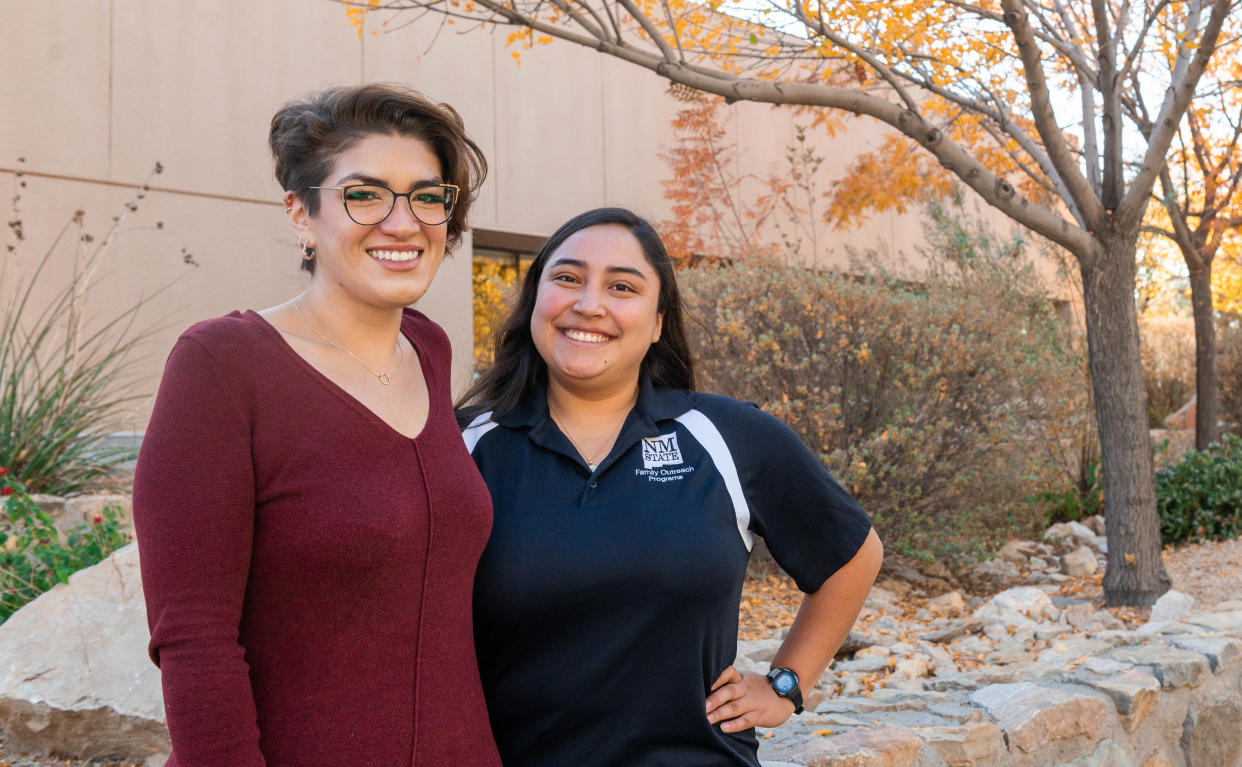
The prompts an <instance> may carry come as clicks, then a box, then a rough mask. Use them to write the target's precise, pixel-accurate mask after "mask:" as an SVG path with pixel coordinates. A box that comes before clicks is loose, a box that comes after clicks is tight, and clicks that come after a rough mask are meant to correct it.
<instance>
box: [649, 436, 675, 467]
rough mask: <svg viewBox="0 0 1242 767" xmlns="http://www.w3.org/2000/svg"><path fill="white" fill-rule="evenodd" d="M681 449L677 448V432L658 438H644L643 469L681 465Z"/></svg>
mask: <svg viewBox="0 0 1242 767" xmlns="http://www.w3.org/2000/svg"><path fill="white" fill-rule="evenodd" d="M681 462H682V460H681V448H679V447H678V446H677V432H669V433H668V434H661V435H660V436H658V437H643V468H644V469H654V468H656V467H658V466H671V465H673V464H677V463H681Z"/></svg>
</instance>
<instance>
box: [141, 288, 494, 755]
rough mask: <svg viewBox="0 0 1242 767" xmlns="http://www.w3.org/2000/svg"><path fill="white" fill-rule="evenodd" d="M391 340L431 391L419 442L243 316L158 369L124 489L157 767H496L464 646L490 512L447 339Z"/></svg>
mask: <svg viewBox="0 0 1242 767" xmlns="http://www.w3.org/2000/svg"><path fill="white" fill-rule="evenodd" d="M401 329H402V332H403V333H404V334H405V336H406V337H407V338H408V339H409V340H410V341H411V343H413V345H414V347H415V348H416V349H417V350H418V353H419V357H420V359H421V361H422V368H423V374H424V375H425V376H426V379H427V388H428V390H429V392H430V405H431V406H430V413H429V415H428V420H427V425H426V427H425V428H424V429H423V432H422V433H421V434H420V435H419V436H418V437H417V438H416V439H413V440H411V439H409V438H407V437H404V436H402V435H401V434H399V433H397V432H396V431H394V430H393V429H392V428H391V427H389V426H388V425H387V424H386V423H385V422H384V421H382V420H381V419H380V418H379V417H378V416H376V415H375V414H374V413H372V412H371V411H370V410H368V409H366V408H365V407H363V406H362V404H361V403H359V402H358V401H357V400H355V399H354V398H353V397H351V396H350V395H349V394H347V393H346V392H345V391H344V390H342V389H341V388H340V387H338V386H336V385H335V384H333V383H332V382H331V381H330V380H328V379H327V378H326V377H324V376H323V375H322V374H321V373H319V372H318V371H317V370H315V368H313V367H312V366H311V365H309V364H308V363H307V362H306V361H305V360H303V359H302V358H301V357H300V356H298V354H297V353H296V352H294V351H293V349H292V348H291V347H290V346H289V345H288V344H287V343H285V341H284V339H283V338H281V336H280V333H278V332H277V331H276V329H275V328H273V327H272V326H271V325H269V324H268V323H267V321H266V320H264V319H263V318H262V317H260V316H259V315H258V314H256V313H254V312H246V313H245V314H241V313H238V312H233V313H232V314H229V315H228V316H226V317H221V318H219V319H215V320H208V321H206V322H202V323H199V324H197V325H195V326H194V327H192V328H190V329H189V330H187V331H186V332H185V334H184V335H182V337H181V339H180V340H179V341H178V342H177V344H176V346H175V347H174V348H173V351H172V354H171V355H170V357H169V359H168V364H167V367H166V368H165V370H164V378H163V381H162V382H161V384H160V391H159V396H158V398H157V399H156V403H155V411H154V413H153V415H152V416H151V423H150V425H149V427H148V429H147V432H146V437H145V438H144V440H143V444H142V452H141V454H140V456H139V459H138V471H137V475H136V476H135V478H134V521H135V523H136V525H137V533H138V544H139V549H140V551H141V560H142V581H143V588H144V589H145V591H146V600H147V620H148V623H149V625H150V628H151V645H150V653H151V657H152V659H153V660H154V661H155V663H156V665H158V666H159V667H160V670H161V672H162V676H163V687H164V708H165V711H166V713H167V715H168V729H169V732H170V733H171V735H172V744H173V753H172V758H171V759H170V760H169V762H168V767H258V766H259V765H267V767H309V766H312V765H351V767H352V766H354V765H372V766H373V767H405V765H418V766H419V767H436V766H438V765H453V766H454V767H456V766H457V765H471V766H472V767H474V766H476V765H484V766H487V767H499V765H500V759H499V757H498V756H497V754H496V747H495V744H494V742H493V740H492V735H491V731H490V729H489V727H488V720H487V712H486V710H485V708H484V700H483V692H482V689H481V687H480V685H479V674H478V669H477V667H476V665H475V655H474V639H473V634H472V628H471V590H472V586H473V581H474V571H475V565H476V563H477V562H478V559H479V554H480V553H481V552H482V551H483V546H484V544H485V543H486V542H487V536H488V532H489V530H490V527H491V501H490V498H489V496H488V492H487V488H486V486H484V484H483V482H482V480H481V479H480V478H479V475H478V472H477V471H476V470H475V467H474V463H473V462H472V461H471V460H470V456H469V455H467V453H466V449H465V446H464V445H463V443H462V439H461V435H460V433H459V432H458V430H457V426H456V423H455V421H454V420H453V411H452V406H451V402H450V392H449V354H450V352H449V345H448V339H447V337H446V336H445V334H444V331H443V330H441V329H440V328H439V326H437V325H436V324H435V323H433V322H431V321H430V320H429V319H427V318H426V317H424V316H423V315H422V314H419V313H418V312H415V311H411V310H407V311H406V313H405V315H404V317H403V320H402V326H401Z"/></svg>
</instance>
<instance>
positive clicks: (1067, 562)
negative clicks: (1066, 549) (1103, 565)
mask: <svg viewBox="0 0 1242 767" xmlns="http://www.w3.org/2000/svg"><path fill="white" fill-rule="evenodd" d="M1099 566H1100V565H1099V562H1097V561H1096V559H1095V552H1094V551H1092V549H1091V547H1089V546H1079V547H1078V548H1076V549H1074V550H1073V551H1071V552H1070V553H1068V554H1066V555H1065V556H1063V557H1061V572H1063V573H1065V574H1066V575H1068V576H1070V577H1071V578H1078V577H1080V576H1084V575H1093V574H1095V571H1096V570H1097V569H1098V568H1099Z"/></svg>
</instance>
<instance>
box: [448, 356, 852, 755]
mask: <svg viewBox="0 0 1242 767" xmlns="http://www.w3.org/2000/svg"><path fill="white" fill-rule="evenodd" d="M463 437H464V438H465V440H466V444H467V447H468V448H469V449H470V453H471V455H472V456H473V457H474V460H475V463H476V464H477V465H478V467H479V470H480V471H481V472H482V474H483V478H484V480H486V482H487V486H488V488H489V489H490V490H491V494H492V502H493V506H494V512H493V527H492V535H491V539H490V541H489V542H488V545H487V549H486V550H485V551H484V553H483V557H482V559H481V560H480V562H479V569H478V574H477V576H476V580H475V591H474V619H475V642H476V648H477V651H478V656H479V669H480V672H481V675H482V679H483V689H484V692H485V694H486V696H487V708H488V713H489V715H490V717H491V723H492V730H493V732H494V733H495V736H496V743H497V745H498V746H499V747H500V754H501V757H502V759H503V761H504V763H505V765H506V767H526V766H529V767H595V766H598V767H636V766H640V767H648V766H652V767H654V766H658V765H667V766H668V767H696V766H698V765H702V766H703V767H709V766H710V767H720V766H721V765H749V766H751V767H754V766H755V765H758V764H759V762H758V759H757V757H756V755H755V753H756V750H757V748H758V745H757V741H756V739H755V734H754V730H747V731H745V732H741V733H724V732H721V730H720V728H719V727H718V726H712V725H710V724H708V722H707V716H706V713H705V711H704V699H705V698H706V697H707V694H708V691H709V688H710V686H711V683H712V682H713V681H715V679H716V678H717V677H718V676H719V675H720V673H721V672H722V671H723V670H724V669H725V668H726V667H727V666H728V665H729V664H731V663H732V662H733V659H734V656H735V654H736V652H737V616H738V603H739V600H740V598H741V592H742V582H743V579H744V577H745V574H746V563H747V560H748V559H749V557H750V549H751V546H752V543H753V536H754V535H755V534H758V535H761V536H763V537H764V539H765V541H766V543H767V545H768V548H769V549H770V550H771V552H772V555H773V557H774V558H775V559H776V561H777V562H778V563H779V564H780V565H781V567H782V568H784V569H785V571H786V572H788V573H789V574H790V575H791V576H793V578H794V580H795V581H796V582H797V584H798V586H799V587H800V588H801V589H802V590H803V591H806V592H812V591H815V590H817V589H818V588H819V587H820V585H821V584H823V582H824V581H825V580H826V579H827V578H828V577H829V576H830V575H832V574H833V573H834V572H836V571H837V569H838V568H840V567H841V566H842V565H844V564H845V563H846V562H848V561H849V560H850V559H851V558H853V556H854V554H855V553H856V552H857V551H858V549H859V547H860V546H861V545H862V543H863V540H864V539H865V538H866V536H867V533H868V531H869V530H870V528H871V525H870V521H869V520H868V518H867V516H866V514H864V513H863V511H862V510H861V509H860V508H859V507H858V504H856V503H855V502H854V500H853V499H852V498H851V497H850V496H849V494H848V493H846V492H845V490H844V489H842V488H841V486H840V485H838V484H837V482H836V481H834V480H833V479H832V477H831V476H829V474H828V472H827V471H826V470H825V469H824V466H823V464H822V463H821V462H820V461H819V460H818V459H817V458H816V457H815V455H814V454H812V453H811V451H810V450H808V449H807V447H806V446H805V445H804V444H803V443H802V441H801V440H800V439H799V438H798V437H797V435H795V434H794V433H793V431H792V430H790V429H789V427H787V426H785V424H783V423H781V422H780V421H779V420H777V419H776V418H774V417H772V416H770V415H768V414H767V413H764V412H763V411H761V410H760V409H759V408H757V407H756V406H754V405H753V404H749V403H742V402H739V401H737V400H734V399H730V398H728V397H722V396H718V395H711V394H701V393H696V392H686V391H677V390H668V389H654V388H653V387H652V386H651V385H650V383H648V382H647V381H645V380H644V381H643V383H642V385H641V387H640V391H639V396H638V401H637V404H636V405H635V407H634V409H633V410H632V411H631V412H630V414H629V416H628V417H627V419H626V421H625V424H624V426H623V427H622V428H621V433H620V435H619V436H618V438H617V441H616V444H614V446H613V448H612V452H610V453H609V454H608V456H607V457H606V458H604V460H603V461H601V462H600V464H599V466H598V468H597V469H596V470H595V471H594V472H592V471H591V470H590V469H589V468H588V466H587V465H586V463H585V462H584V461H583V459H582V458H581V457H580V456H579V455H578V452H577V451H576V450H575V449H574V447H573V445H572V444H571V443H570V441H569V440H568V439H567V438H566V437H565V435H564V434H563V433H562V432H561V431H560V429H559V428H558V427H557V425H556V423H555V422H554V421H553V420H552V419H551V418H550V417H549V416H548V409H547V404H546V398H545V397H544V396H542V393H541V396H539V397H537V399H536V402H534V403H526V404H525V405H523V406H521V407H519V408H517V409H515V410H514V411H513V412H510V413H508V414H506V415H505V416H503V417H500V418H497V419H495V420H493V419H492V418H491V414H490V413H484V414H482V415H480V416H478V417H477V418H475V419H474V420H473V421H472V422H471V423H470V424H469V425H468V426H467V428H466V429H465V430H464V431H463Z"/></svg>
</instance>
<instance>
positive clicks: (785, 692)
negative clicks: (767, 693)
mask: <svg viewBox="0 0 1242 767" xmlns="http://www.w3.org/2000/svg"><path fill="white" fill-rule="evenodd" d="M768 684H769V685H771V687H772V691H773V692H775V693H776V694H777V695H779V696H780V697H782V698H784V699H785V700H787V701H789V702H790V703H792V704H794V713H795V714H801V713H802V688H800V687H799V686H798V675H797V674H795V673H794V672H793V671H792V670H791V669H787V668H775V667H773V669H772V670H771V671H769V672H768Z"/></svg>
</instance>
